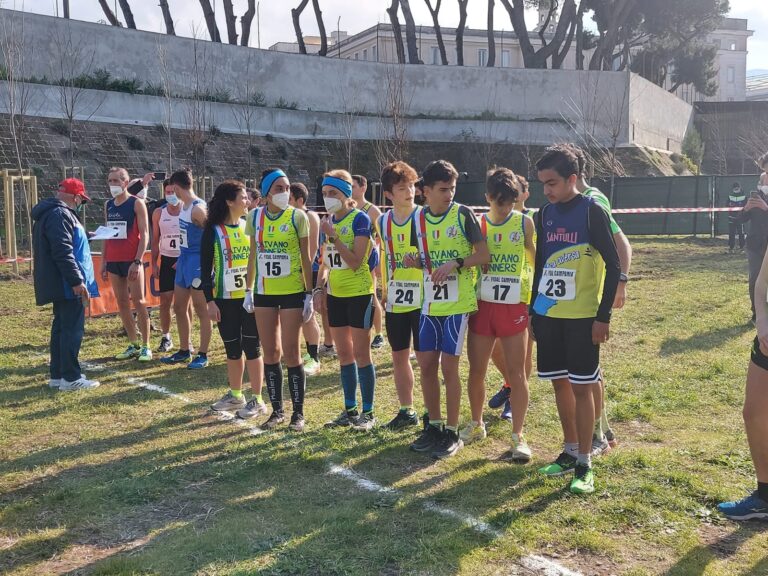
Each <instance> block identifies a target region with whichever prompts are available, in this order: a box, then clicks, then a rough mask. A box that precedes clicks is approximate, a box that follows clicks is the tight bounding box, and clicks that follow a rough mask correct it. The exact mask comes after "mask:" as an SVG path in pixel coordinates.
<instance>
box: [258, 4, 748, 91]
mask: <svg viewBox="0 0 768 576" xmlns="http://www.w3.org/2000/svg"><path fill="white" fill-rule="evenodd" d="M555 26H556V22H554V21H553V22H550V25H549V31H548V32H547V34H546V35H547V36H549V37H551V36H552V33H553V32H554V28H555ZM752 34H753V32H752V31H751V30H749V29H748V28H747V21H746V20H745V19H738V18H726V19H725V20H724V21H723V24H722V26H721V27H720V28H718V29H717V30H715V31H714V32H712V34H710V36H709V39H710V41H711V42H712V43H713V44H715V45H716V46H717V47H718V51H717V64H716V66H717V68H718V70H719V77H718V92H717V94H716V95H715V96H712V97H706V96H703V95H701V94H699V93H698V92H697V91H696V90H694V89H693V87H691V86H681V87H680V88H678V90H677V92H676V95H677V96H678V97H680V98H681V99H682V100H685V101H686V102H688V103H693V102H698V101H742V100H746V90H747V88H746V80H747V78H746V77H747V40H748V39H749V37H750V36H752ZM442 35H443V42H444V44H445V51H446V56H447V59H448V64H449V65H455V64H456V29H455V28H442ZM337 38H340V41H337ZM494 39H495V43H496V66H497V67H499V68H524V64H523V53H522V50H521V49H520V44H519V42H518V41H517V36H516V35H515V33H514V32H513V31H512V30H506V31H505V30H497V31H496V32H495V33H494ZM403 42H404V43H405V27H404V26H403ZM531 42H532V43H533V45H534V46H535V47H538V46H540V45H541V41H540V40H539V37H538V33H532V34H531ZM305 43H306V44H307V52H309V53H317V51H318V50H319V48H320V39H319V38H318V37H311V36H310V37H306V38H305ZM416 43H417V46H418V49H419V56H420V58H421V59H422V61H423V62H424V64H431V65H439V64H441V59H440V50H439V48H438V43H437V36H436V35H435V32H434V28H433V27H431V26H417V27H416ZM405 49H406V54H407V50H408V49H407V45H406V47H405ZM270 50H279V51H281V52H298V44H296V43H289V42H281V43H278V44H275V45H273V46H270ZM328 57H331V58H347V59H349V60H363V61H368V62H389V63H395V62H397V48H396V46H395V37H394V34H393V32H392V26H391V24H377V25H375V26H372V27H370V28H368V29H366V30H363V31H362V32H359V33H358V34H354V35H351V36H349V35H348V34H347V33H346V32H343V31H342V32H333V33H332V35H331V37H330V38H329V39H328ZM406 57H407V56H406ZM589 57H590V53H589V52H585V58H586V59H587V61H588V60H589ZM487 64H488V33H487V31H486V30H476V29H472V28H467V29H465V31H464V65H465V66H480V67H482V66H486V65H487ZM563 68H564V69H568V70H573V69H575V68H576V51H575V50H574V47H573V46H572V47H571V50H569V52H568V54H567V55H566V57H565V61H564V62H563ZM668 78H669V76H668ZM667 83H668V87H671V81H670V80H669V79H668V80H667Z"/></svg>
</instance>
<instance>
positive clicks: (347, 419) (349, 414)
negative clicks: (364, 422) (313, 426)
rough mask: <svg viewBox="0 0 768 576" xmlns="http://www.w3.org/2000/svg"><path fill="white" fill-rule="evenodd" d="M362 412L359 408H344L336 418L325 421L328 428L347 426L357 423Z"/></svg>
mask: <svg viewBox="0 0 768 576" xmlns="http://www.w3.org/2000/svg"><path fill="white" fill-rule="evenodd" d="M359 417H360V414H359V413H358V412H357V410H343V411H342V412H341V414H339V415H338V417H337V418H336V420H331V421H330V422H326V423H325V427H326V428H346V427H348V426H353V425H354V424H356V423H357V419H358V418H359Z"/></svg>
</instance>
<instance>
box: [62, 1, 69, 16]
mask: <svg viewBox="0 0 768 576" xmlns="http://www.w3.org/2000/svg"><path fill="white" fill-rule="evenodd" d="M62 4H63V6H62V7H63V8H64V18H67V19H69V0H62Z"/></svg>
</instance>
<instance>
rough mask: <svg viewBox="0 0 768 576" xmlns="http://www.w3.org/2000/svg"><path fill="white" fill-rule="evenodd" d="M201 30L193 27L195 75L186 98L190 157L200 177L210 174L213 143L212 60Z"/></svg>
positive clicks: (192, 77)
mask: <svg viewBox="0 0 768 576" xmlns="http://www.w3.org/2000/svg"><path fill="white" fill-rule="evenodd" d="M199 36H200V32H199V30H198V29H197V28H196V27H194V26H193V28H192V74H191V77H190V79H189V80H190V83H191V86H190V92H191V95H190V97H189V98H187V99H186V101H185V104H186V110H185V111H184V123H185V125H186V129H187V136H188V139H189V156H190V160H191V162H192V165H193V166H194V172H195V174H196V175H198V176H201V177H204V176H205V173H206V147H207V146H208V143H209V134H208V129H209V127H210V125H211V110H210V108H211V103H210V99H209V76H208V74H209V70H208V68H209V65H210V63H209V59H208V49H207V44H208V43H207V42H203V41H201V40H200V37H199Z"/></svg>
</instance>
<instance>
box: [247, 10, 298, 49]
mask: <svg viewBox="0 0 768 576" xmlns="http://www.w3.org/2000/svg"><path fill="white" fill-rule="evenodd" d="M291 12H293V10H291ZM254 16H256V0H248V10H246V11H245V13H244V14H243V15H242V17H241V18H240V28H242V33H241V35H240V45H241V46H248V43H249V42H250V40H251V23H252V22H253V17H254Z"/></svg>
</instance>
